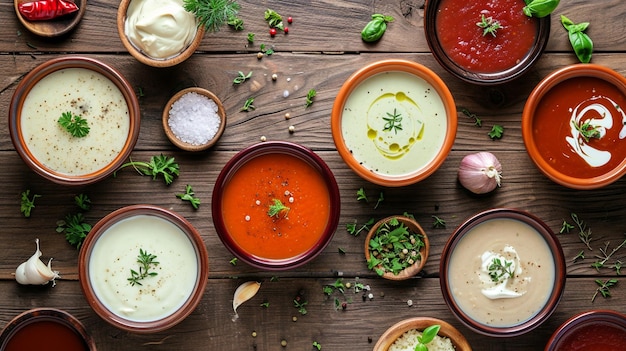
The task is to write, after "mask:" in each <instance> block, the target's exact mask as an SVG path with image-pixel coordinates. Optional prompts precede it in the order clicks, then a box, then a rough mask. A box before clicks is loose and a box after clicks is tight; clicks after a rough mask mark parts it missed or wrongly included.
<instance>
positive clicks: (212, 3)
mask: <svg viewBox="0 0 626 351" xmlns="http://www.w3.org/2000/svg"><path fill="white" fill-rule="evenodd" d="M183 7H184V8H185V10H186V11H188V12H191V13H193V14H194V15H195V16H196V18H197V19H198V26H204V29H205V30H206V31H208V32H218V31H219V30H220V27H222V26H223V25H224V24H226V23H229V22H230V23H233V21H235V20H236V19H237V13H238V12H239V4H238V3H237V2H235V1H232V0H184V2H183ZM242 25H243V24H242Z"/></svg>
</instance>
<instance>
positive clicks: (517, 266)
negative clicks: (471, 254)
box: [479, 245, 530, 300]
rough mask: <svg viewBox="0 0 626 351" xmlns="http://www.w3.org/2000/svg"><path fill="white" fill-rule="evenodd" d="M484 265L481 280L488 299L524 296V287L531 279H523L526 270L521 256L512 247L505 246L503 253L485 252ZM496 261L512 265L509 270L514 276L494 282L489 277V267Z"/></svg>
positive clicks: (482, 257) (481, 269) (482, 258)
mask: <svg viewBox="0 0 626 351" xmlns="http://www.w3.org/2000/svg"><path fill="white" fill-rule="evenodd" d="M480 258H481V261H482V264H481V266H480V272H479V276H480V280H481V282H482V284H483V286H485V288H483V289H481V293H482V294H483V295H484V296H485V297H487V298H488V299H492V300H494V299H510V298H516V297H520V296H522V295H524V294H525V293H526V291H525V290H523V288H524V286H525V285H526V284H527V283H529V282H530V278H529V277H522V274H523V273H524V270H523V268H522V265H521V262H520V258H519V255H518V254H517V251H516V250H515V248H514V247H512V246H510V245H506V246H504V248H503V249H502V253H496V252H493V251H485V252H483V254H482V255H481V257H480ZM495 259H498V260H500V262H501V263H502V264H508V263H510V266H509V267H508V270H509V271H511V272H513V276H512V277H511V276H509V274H504V275H503V276H502V277H501V278H500V280H499V281H498V282H494V281H493V279H492V278H491V276H490V275H489V273H490V270H489V266H491V265H492V263H493V262H494V260H495Z"/></svg>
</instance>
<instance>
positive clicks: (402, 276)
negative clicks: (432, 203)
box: [365, 216, 430, 280]
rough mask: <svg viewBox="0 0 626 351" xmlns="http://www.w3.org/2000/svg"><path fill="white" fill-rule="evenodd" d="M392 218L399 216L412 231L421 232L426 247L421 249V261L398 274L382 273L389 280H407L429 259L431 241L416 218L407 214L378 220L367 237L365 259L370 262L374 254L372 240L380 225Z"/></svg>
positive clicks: (400, 220)
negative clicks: (406, 215) (371, 247)
mask: <svg viewBox="0 0 626 351" xmlns="http://www.w3.org/2000/svg"><path fill="white" fill-rule="evenodd" d="M392 218H397V219H398V221H399V222H400V223H403V224H404V225H405V226H406V227H407V228H408V230H409V231H410V232H411V233H417V234H421V236H422V241H423V242H424V247H423V248H422V249H421V250H420V256H421V259H420V260H419V261H416V262H415V263H414V264H413V265H411V266H409V267H407V268H405V269H403V270H402V271H400V272H399V273H398V274H394V273H393V272H391V271H387V272H385V273H384V274H383V275H382V277H383V278H385V279H389V280H406V279H409V278H411V277H413V276H414V275H416V274H417V273H419V272H420V271H421V270H422V269H423V268H424V266H425V265H426V261H427V260H428V253H429V251H430V242H429V241H428V236H427V235H426V232H425V231H424V229H422V226H420V225H419V223H417V221H416V220H415V219H412V218H408V217H405V216H390V217H387V218H383V219H381V220H380V221H378V222H376V223H375V224H374V225H373V226H372V228H371V229H370V231H369V232H368V233H367V236H366V237H365V261H366V262H369V260H370V258H371V256H372V252H371V250H370V247H369V243H370V240H371V239H372V238H373V237H374V236H375V235H376V232H377V231H378V229H379V228H380V226H382V225H384V224H385V223H387V222H388V221H389V220H390V219H392Z"/></svg>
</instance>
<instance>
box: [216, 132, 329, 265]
mask: <svg viewBox="0 0 626 351" xmlns="http://www.w3.org/2000/svg"><path fill="white" fill-rule="evenodd" d="M211 206H212V207H211V212H212V216H213V224H214V225H215V230H216V231H217V235H218V237H219V238H220V240H221V241H222V243H223V244H224V246H226V248H227V249H228V250H229V251H230V252H231V253H232V254H233V255H235V257H237V258H238V259H240V260H241V261H242V262H245V263H247V264H249V265H251V266H253V267H255V268H259V269H264V270H268V271H281V270H288V269H292V268H295V267H299V266H301V265H303V264H305V263H307V262H309V261H311V260H312V259H314V258H315V257H317V255H319V254H320V253H321V252H322V251H323V250H324V248H325V247H326V246H327V245H328V244H329V243H330V241H331V239H332V237H333V235H334V234H335V230H336V229H337V224H338V223H339V212H340V197H339V188H338V187H337V182H336V181H335V177H334V175H333V173H332V172H331V170H330V168H328V166H327V165H326V163H325V162H324V161H323V160H322V159H321V158H320V157H319V156H318V155H317V154H315V153H314V152H313V151H311V150H310V149H308V148H305V147H304V146H301V145H298V144H294V143H290V142H285V141H267V142H263V143H259V144H255V145H252V146H249V147H247V148H246V149H244V150H242V151H240V152H239V153H237V154H236V155H235V156H233V158H231V159H230V161H228V162H227V163H226V165H225V166H224V168H223V169H222V171H221V172H220V174H219V175H218V177H217V180H216V182H215V187H214V188H213V199H212V204H211Z"/></svg>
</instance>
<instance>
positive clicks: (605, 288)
mask: <svg viewBox="0 0 626 351" xmlns="http://www.w3.org/2000/svg"><path fill="white" fill-rule="evenodd" d="M596 284H597V285H598V288H597V289H596V291H595V293H594V294H593V296H592V297H591V302H593V301H594V300H595V299H596V296H598V294H600V295H602V297H604V298H607V297H611V288H612V287H613V286H615V285H616V284H617V279H607V280H605V281H601V280H600V279H596Z"/></svg>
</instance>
